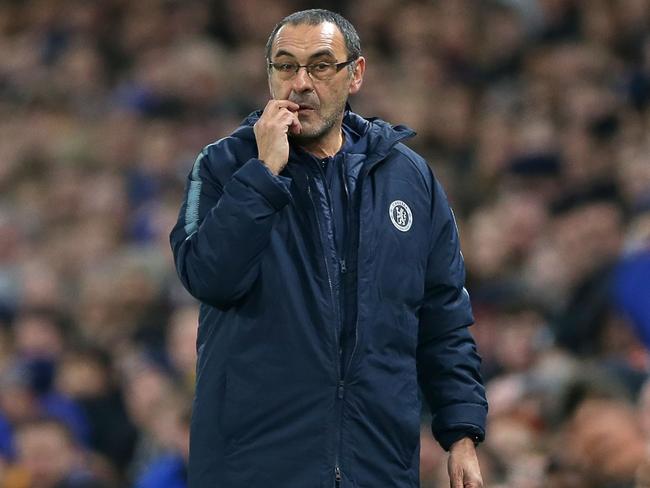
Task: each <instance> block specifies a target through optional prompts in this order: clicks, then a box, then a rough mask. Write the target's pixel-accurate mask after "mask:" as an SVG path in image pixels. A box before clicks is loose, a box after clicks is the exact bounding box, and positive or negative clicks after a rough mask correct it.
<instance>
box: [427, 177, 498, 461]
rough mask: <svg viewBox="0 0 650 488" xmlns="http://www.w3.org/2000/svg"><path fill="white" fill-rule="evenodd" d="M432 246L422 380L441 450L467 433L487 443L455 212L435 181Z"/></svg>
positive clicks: (472, 320) (479, 379) (485, 409)
mask: <svg viewBox="0 0 650 488" xmlns="http://www.w3.org/2000/svg"><path fill="white" fill-rule="evenodd" d="M432 213H433V223H432V239H431V243H432V247H431V249H430V254H429V260H428V264H427V274H426V285H425V297H424V301H423V303H422V307H421V309H420V325H419V337H418V349H417V368H418V381H419V384H420V387H421V389H422V392H423V394H424V397H425V399H426V401H427V403H428V404H429V407H430V408H431V413H432V415H433V421H432V431H433V435H434V436H435V438H436V439H437V440H438V442H439V443H440V444H441V445H442V447H443V448H445V449H449V447H450V445H451V442H452V441H453V440H456V439H457V438H460V437H461V436H462V435H460V436H459V433H460V434H463V433H466V435H467V436H468V437H471V438H473V439H474V440H475V441H481V440H483V437H484V435H485V419H486V415H487V401H486V398H485V389H484V387H483V382H482V379H481V375H480V372H479V369H480V364H481V359H480V357H479V355H478V353H477V351H476V344H475V342H474V339H473V338H472V336H471V334H470V333H469V330H468V326H469V325H471V324H472V323H473V322H474V319H473V316H472V310H471V305H470V300H469V294H468V293H467V290H466V289H465V287H464V283H465V265H464V262H463V256H462V253H461V251H460V243H459V238H458V231H457V228H456V222H455V219H454V216H453V213H452V211H451V209H450V207H449V204H448V202H447V198H446V196H445V194H444V192H443V190H442V187H441V186H440V185H439V184H438V183H437V181H435V180H434V195H433V209H432Z"/></svg>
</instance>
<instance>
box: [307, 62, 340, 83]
mask: <svg viewBox="0 0 650 488" xmlns="http://www.w3.org/2000/svg"><path fill="white" fill-rule="evenodd" d="M309 74H311V76H312V77H313V78H315V79H317V80H329V79H330V78H332V77H333V76H334V75H335V74H336V65H334V64H332V63H316V64H312V65H310V66H309Z"/></svg>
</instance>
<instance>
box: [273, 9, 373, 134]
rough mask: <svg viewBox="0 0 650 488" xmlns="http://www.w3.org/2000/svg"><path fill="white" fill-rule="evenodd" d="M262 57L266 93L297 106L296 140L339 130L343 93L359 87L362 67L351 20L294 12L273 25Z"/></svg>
mask: <svg viewBox="0 0 650 488" xmlns="http://www.w3.org/2000/svg"><path fill="white" fill-rule="evenodd" d="M266 59H267V63H269V64H268V75H269V89H270V91H271V96H272V97H273V98H274V99H277V100H290V101H292V102H295V103H297V104H299V105H300V110H299V111H298V119H299V120H300V124H301V126H302V131H301V133H300V135H299V136H297V137H298V138H299V139H303V140H307V141H309V140H312V141H313V140H317V139H320V138H322V137H324V136H325V135H327V134H329V133H330V132H331V131H332V130H336V129H338V127H339V124H340V122H341V120H342V118H343V113H344V111H345V104H346V102H347V99H348V96H349V95H350V94H353V93H356V92H357V91H359V89H360V88H361V84H362V81H363V73H364V71H365V59H364V58H363V57H362V56H361V43H360V41H359V36H358V35H357V32H356V30H355V29H354V27H353V26H352V24H350V22H348V21H347V20H346V19H344V18H343V17H341V16H340V15H339V14H336V13H334V12H330V11H328V10H320V9H312V10H304V11H301V12H296V13H293V14H291V15H289V16H288V17H285V18H284V19H283V20H282V21H280V22H279V23H278V24H277V25H276V26H275V28H274V29H273V32H272V33H271V35H270V37H269V40H268V42H267V44H266ZM348 62H349V63H348ZM305 65H307V66H309V67H308V68H298V66H305Z"/></svg>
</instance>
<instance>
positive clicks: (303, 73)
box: [292, 66, 314, 93]
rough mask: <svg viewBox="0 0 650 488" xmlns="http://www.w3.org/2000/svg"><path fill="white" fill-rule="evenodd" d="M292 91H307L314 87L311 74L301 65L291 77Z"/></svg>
mask: <svg viewBox="0 0 650 488" xmlns="http://www.w3.org/2000/svg"><path fill="white" fill-rule="evenodd" d="M292 88H293V91H295V92H296V93H300V92H304V91H309V90H312V89H313V88H314V81H313V80H312V79H311V76H310V75H309V73H308V72H307V68H305V67H304V66H301V67H300V68H299V69H298V72H297V73H296V75H295V76H294V77H293V87H292Z"/></svg>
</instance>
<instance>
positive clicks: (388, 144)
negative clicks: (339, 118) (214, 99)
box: [232, 104, 416, 165]
mask: <svg viewBox="0 0 650 488" xmlns="http://www.w3.org/2000/svg"><path fill="white" fill-rule="evenodd" d="M261 115H262V111H261V110H257V111H255V112H252V113H251V114H249V115H248V116H247V117H246V118H245V119H244V121H243V122H242V123H241V125H240V126H239V127H238V128H237V129H236V130H235V131H234V132H233V134H232V136H233V137H235V138H239V139H243V140H247V141H250V140H254V139H255V134H254V132H253V125H254V124H255V123H256V122H257V121H258V120H259V118H260V116H261ZM343 125H344V126H345V127H347V128H348V129H350V130H351V131H352V132H354V133H356V134H357V135H358V136H359V140H358V141H357V142H356V143H355V144H354V147H353V148H352V152H353V153H355V154H365V155H366V156H367V157H368V160H367V163H366V164H368V165H372V164H373V163H375V162H378V161H381V160H382V159H384V158H385V157H386V155H388V153H389V152H390V151H391V149H392V148H393V147H394V146H395V145H396V144H397V143H398V142H400V141H402V140H404V139H408V138H410V137H413V136H414V135H415V134H416V133H415V131H413V130H412V129H410V128H409V127H407V126H405V125H391V124H389V123H388V122H386V121H385V120H382V119H380V118H378V117H371V118H364V117H362V116H361V115H358V114H356V113H354V112H353V111H352V109H351V108H350V105H349V104H346V107H345V115H344V116H343Z"/></svg>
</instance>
